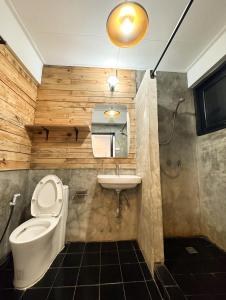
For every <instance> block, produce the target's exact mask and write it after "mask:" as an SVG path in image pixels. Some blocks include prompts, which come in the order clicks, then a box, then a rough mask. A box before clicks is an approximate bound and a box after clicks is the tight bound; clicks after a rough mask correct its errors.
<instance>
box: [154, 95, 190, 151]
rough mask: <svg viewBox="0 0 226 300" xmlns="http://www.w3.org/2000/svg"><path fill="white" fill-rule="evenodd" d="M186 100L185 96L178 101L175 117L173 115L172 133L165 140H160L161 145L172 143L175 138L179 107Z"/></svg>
mask: <svg viewBox="0 0 226 300" xmlns="http://www.w3.org/2000/svg"><path fill="white" fill-rule="evenodd" d="M184 101H185V99H184V98H180V99H179V101H178V103H177V106H176V109H175V111H174V112H173V117H172V128H171V131H170V134H169V137H168V139H167V140H166V141H164V142H160V141H159V145H168V144H170V142H171V141H172V139H173V136H174V131H175V122H176V118H177V113H178V109H179V107H180V105H181V103H183V102H184Z"/></svg>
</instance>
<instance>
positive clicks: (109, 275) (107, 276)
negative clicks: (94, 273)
mask: <svg viewBox="0 0 226 300" xmlns="http://www.w3.org/2000/svg"><path fill="white" fill-rule="evenodd" d="M100 274H101V276H100V284H103V283H117V282H122V276H121V270H120V267H119V265H114V266H101V272H100Z"/></svg>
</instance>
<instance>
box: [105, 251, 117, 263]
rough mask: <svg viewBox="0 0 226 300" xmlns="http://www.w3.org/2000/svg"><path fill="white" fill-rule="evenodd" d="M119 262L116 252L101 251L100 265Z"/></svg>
mask: <svg viewBox="0 0 226 300" xmlns="http://www.w3.org/2000/svg"><path fill="white" fill-rule="evenodd" d="M117 264H119V258H118V252H102V253H101V265H117Z"/></svg>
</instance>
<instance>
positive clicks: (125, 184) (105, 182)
mask: <svg viewBox="0 0 226 300" xmlns="http://www.w3.org/2000/svg"><path fill="white" fill-rule="evenodd" d="M97 180H98V182H99V183H100V185H102V187H103V188H105V189H114V190H116V191H121V190H126V189H132V188H135V187H136V186H137V185H138V184H139V183H141V177H140V176H137V175H98V176H97Z"/></svg>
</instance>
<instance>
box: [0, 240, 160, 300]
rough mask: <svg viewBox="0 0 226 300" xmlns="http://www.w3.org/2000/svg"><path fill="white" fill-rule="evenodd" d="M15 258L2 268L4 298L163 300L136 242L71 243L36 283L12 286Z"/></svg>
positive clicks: (0, 285)
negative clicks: (21, 288)
mask: <svg viewBox="0 0 226 300" xmlns="http://www.w3.org/2000/svg"><path fill="white" fill-rule="evenodd" d="M12 278H13V268H12V261H11V260H10V259H9V261H8V262H7V263H5V265H4V266H2V267H1V269H0V299H1V300H29V299H32V300H36V299H37V300H60V299H64V300H161V299H162V298H161V297H160V295H159V291H158V288H157V286H156V284H155V282H154V280H153V279H152V276H151V274H150V272H149V270H148V268H147V265H146V263H145V261H144V258H143V256H142V253H141V251H140V249H139V247H138V244H137V242H136V241H120V242H109V243H106V242H105V243H69V244H67V245H66V247H65V249H64V250H63V251H62V252H61V253H60V254H59V255H58V256H57V258H56V259H55V261H54V262H53V264H52V266H51V267H50V269H49V270H48V271H47V273H46V274H45V276H44V278H43V279H41V281H39V282H38V283H37V284H36V285H35V286H33V287H32V288H30V289H28V290H26V291H18V290H15V289H14V288H13V286H12Z"/></svg>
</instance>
